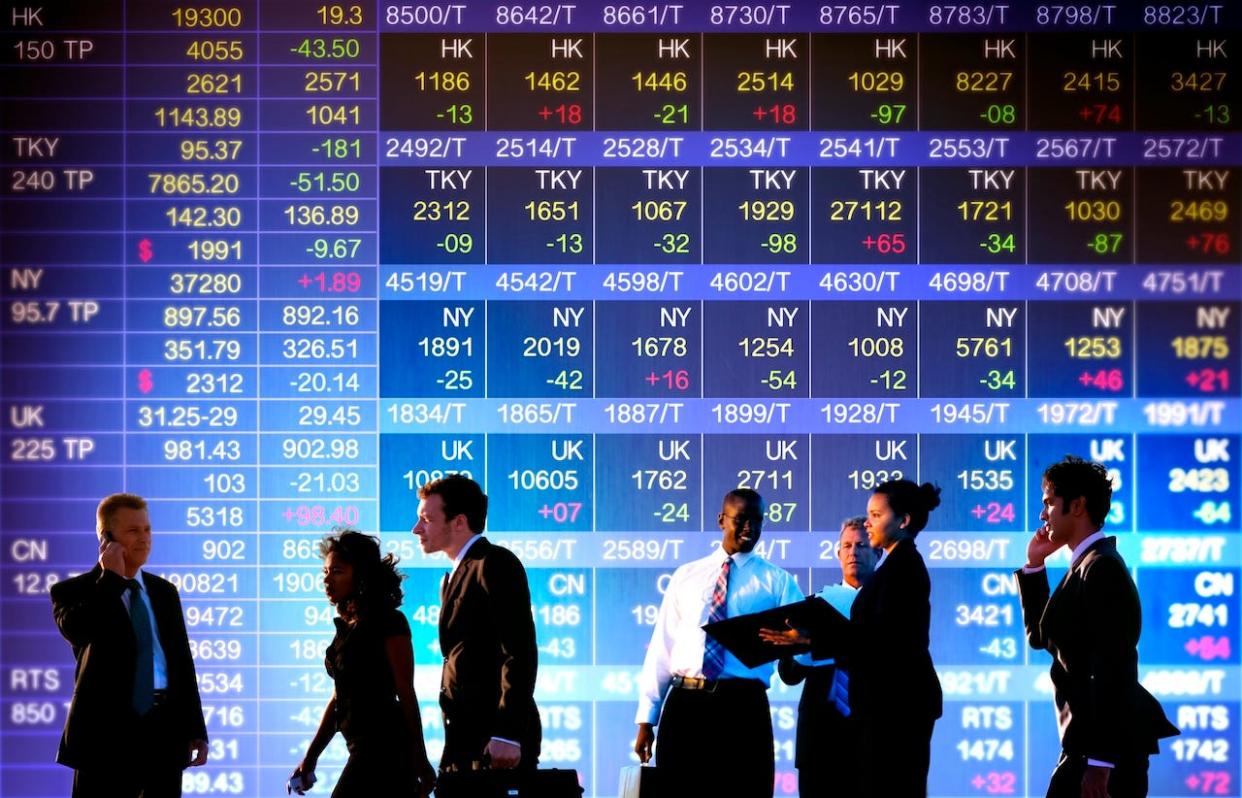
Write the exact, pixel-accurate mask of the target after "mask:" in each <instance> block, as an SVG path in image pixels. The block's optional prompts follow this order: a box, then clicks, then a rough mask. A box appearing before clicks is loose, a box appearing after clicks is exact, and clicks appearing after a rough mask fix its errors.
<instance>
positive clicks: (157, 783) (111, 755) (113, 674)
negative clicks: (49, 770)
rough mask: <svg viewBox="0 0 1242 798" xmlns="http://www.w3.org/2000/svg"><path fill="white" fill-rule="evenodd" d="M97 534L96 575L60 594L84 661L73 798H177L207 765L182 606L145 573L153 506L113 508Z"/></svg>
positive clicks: (106, 508)
mask: <svg viewBox="0 0 1242 798" xmlns="http://www.w3.org/2000/svg"><path fill="white" fill-rule="evenodd" d="M95 533H96V535H97V536H98V538H99V561H98V562H96V563H95V567H94V568H92V569H91V570H90V571H88V572H86V573H84V574H81V575H80V576H75V577H73V578H71V579H66V580H65V581H63V582H60V583H58V584H56V585H53V586H52V591H51V593H52V612H53V615H54V616H55V619H56V628H57V629H59V630H60V633H61V635H63V636H64V638H65V639H66V640H68V641H69V644H70V645H71V646H72V647H73V656H74V659H75V660H76V661H77V666H76V668H75V669H74V685H73V700H72V702H71V703H70V704H69V714H68V716H67V717H66V718H65V730H64V733H63V734H62V735H61V738H60V749H59V750H58V751H57V753H56V761H57V762H59V763H60V764H62V765H67V766H68V767H71V768H73V771H74V773H73V798H87V796H107V797H108V798H131V797H132V798H137V796H142V798H166V797H167V796H171V797H172V798H176V797H177V796H180V795H181V771H182V770H184V769H185V768H186V767H193V766H197V765H202V764H205V763H206V762H207V729H206V726H205V724H204V722H203V709H202V704H201V702H200V700H199V696H198V683H197V682H196V681H195V677H194V661H193V659H192V658H191V655H190V642H189V638H188V636H187V635H186V631H185V621H184V619H183V618H182V615H181V599H180V597H179V596H178V595H177V588H176V587H174V586H173V584H172V583H171V582H168V581H167V580H165V579H161V578H160V577H158V576H155V575H154V574H150V573H146V572H144V571H143V570H142V566H143V565H145V564H146V562H147V557H148V556H149V555H150V553H151V521H150V519H149V518H148V516H147V503H146V501H145V500H144V499H142V498H141V497H139V496H135V495H133V494H129V493H115V494H113V495H111V496H108V497H107V498H105V499H104V500H103V501H101V502H100V503H99V508H98V509H97V510H96V512H95Z"/></svg>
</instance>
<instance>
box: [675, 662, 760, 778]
mask: <svg viewBox="0 0 1242 798" xmlns="http://www.w3.org/2000/svg"><path fill="white" fill-rule="evenodd" d="M655 756H656V765H657V766H658V767H659V768H660V770H661V771H662V773H661V778H662V780H665V779H667V784H668V785H669V786H670V788H671V789H670V790H668V791H667V794H668V795H711V796H724V795H727V796H729V798H772V785H773V782H774V780H775V778H776V766H775V762H774V758H773V743H772V718H771V715H770V714H769V712H768V693H767V685H766V684H763V683H762V682H758V681H756V680H754V679H732V680H729V679H726V680H724V681H722V682H720V683H719V686H718V687H717V688H716V689H715V690H713V691H709V690H686V689H683V688H678V687H671V688H669V691H668V696H667V697H666V698H665V699H664V711H663V713H662V714H661V715H660V725H659V728H658V729H657V735H656V748H655Z"/></svg>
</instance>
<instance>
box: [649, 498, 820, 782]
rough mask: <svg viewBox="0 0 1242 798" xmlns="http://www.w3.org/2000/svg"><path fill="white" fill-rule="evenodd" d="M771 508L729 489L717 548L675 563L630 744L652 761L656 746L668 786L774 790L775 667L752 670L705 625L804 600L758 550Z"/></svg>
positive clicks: (653, 638)
mask: <svg viewBox="0 0 1242 798" xmlns="http://www.w3.org/2000/svg"><path fill="white" fill-rule="evenodd" d="M765 509H766V508H765V505H764V501H763V498H762V497H761V496H760V495H759V494H758V493H756V492H755V491H753V490H747V489H742V488H739V489H737V490H732V491H730V492H729V493H727V494H726V495H725V498H724V504H723V507H722V509H721V512H720V515H719V516H718V517H717V519H716V520H717V523H718V524H719V525H720V529H721V531H722V532H723V537H722V539H721V543H720V548H718V549H715V550H713V551H712V553H711V554H709V555H707V556H706V557H703V558H701V559H698V560H695V561H693V562H689V563H686V564H685V565H683V566H681V567H680V568H678V569H677V570H676V571H675V572H674V573H673V577H672V579H671V581H670V582H669V584H668V588H667V589H666V591H665V593H664V600H663V602H662V603H661V604H660V613H659V615H658V616H657V618H656V624H655V629H654V630H653V631H652V634H651V643H650V644H649V645H648V647H647V655H646V657H645V658H644V660H643V668H642V672H641V674H640V675H639V679H638V690H639V699H638V712H637V715H636V717H635V722H636V723H637V724H638V735H637V737H636V738H635V740H634V752H635V753H636V754H638V758H639V759H640V760H641V761H642V762H644V763H646V762H648V761H649V760H650V759H651V754H652V744H653V743H654V744H655V747H656V750H657V752H658V756H657V759H656V764H657V765H658V766H659V767H660V770H661V771H662V775H663V777H664V778H663V779H662V781H663V782H664V783H665V784H666V785H667V786H669V787H671V790H672V792H670V794H680V795H686V794H689V791H690V790H693V791H694V792H696V793H699V794H701V795H704V796H713V798H714V796H726V795H727V796H730V798H733V797H734V796H736V798H750V797H751V796H768V797H769V798H770V796H771V795H772V785H773V780H774V776H775V764H774V761H773V742H772V721H771V716H770V714H769V711H768V696H767V689H768V684H769V683H770V682H771V679H772V672H773V669H774V668H773V665H772V664H771V663H767V664H764V665H760V666H759V667H757V668H747V667H746V666H745V665H743V664H742V663H741V662H740V661H738V660H737V658H736V657H734V656H733V655H732V654H730V653H728V652H727V651H724V649H723V648H721V647H720V646H719V644H718V643H716V642H715V641H714V640H711V639H710V638H708V637H707V636H706V634H705V633H704V632H703V630H702V628H701V627H702V626H703V624H705V623H707V622H708V621H709V620H720V619H723V618H726V617H730V618H731V617H734V616H738V615H745V614H747V613H752V612H760V611H762V610H767V609H772V608H774V607H778V606H781V605H783V604H792V603H794V602H797V601H801V600H802V598H803V596H802V591H801V590H800V589H799V588H798V585H797V582H796V581H795V580H794V578H793V576H792V575H790V574H789V573H788V572H787V571H785V570H783V569H781V568H779V567H777V566H775V565H773V564H772V563H770V562H768V561H767V560H765V559H764V558H762V557H760V556H759V555H757V554H754V553H753V550H754V548H755V543H757V542H758V540H759V535H760V534H761V532H762V528H763V516H764V511H765ZM657 726H658V727H659V736H658V737H657V735H656V727H657Z"/></svg>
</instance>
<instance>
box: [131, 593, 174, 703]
mask: <svg viewBox="0 0 1242 798" xmlns="http://www.w3.org/2000/svg"><path fill="white" fill-rule="evenodd" d="M134 579H136V580H138V595H139V596H141V597H142V603H143V604H146V605H147V617H148V618H150V619H151V653H152V654H153V655H154V660H155V668H154V672H155V685H154V687H153V688H152V689H154V690H167V689H168V660H167V659H165V658H164V647H163V646H161V645H160V630H159V626H158V625H157V624H156V623H155V610H154V609H152V607H151V597H150V596H149V595H147V583H146V582H144V581H142V569H141V568H140V569H138V573H136V574H134ZM132 595H133V594H132V593H130V590H129V584H128V583H126V585H125V592H123V593H121V603H123V604H124V605H125V611H126V612H129V600H130V596H132Z"/></svg>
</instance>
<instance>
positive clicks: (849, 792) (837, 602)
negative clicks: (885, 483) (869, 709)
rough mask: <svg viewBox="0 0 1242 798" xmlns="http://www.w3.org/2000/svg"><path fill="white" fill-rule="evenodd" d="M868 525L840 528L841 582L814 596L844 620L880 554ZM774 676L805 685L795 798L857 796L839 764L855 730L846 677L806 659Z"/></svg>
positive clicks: (788, 663) (787, 662) (789, 661)
mask: <svg viewBox="0 0 1242 798" xmlns="http://www.w3.org/2000/svg"><path fill="white" fill-rule="evenodd" d="M866 521H867V519H866V518H863V517H862V516H857V517H855V518H849V519H846V521H845V523H844V524H842V525H841V535H840V537H839V538H838V540H837V561H838V562H839V563H841V582H840V583H839V584H835V585H825V586H824V587H823V589H821V590H820V591H819V592H818V593H816V594H815V595H816V596H818V597H819V598H821V599H823V600H824V601H826V602H828V603H829V604H831V605H832V606H833V607H835V608H836V609H837V611H838V612H840V613H841V614H842V615H844V616H845V617H847V618H848V617H849V614H850V605H852V604H853V603H854V598H855V597H856V596H857V595H858V590H859V588H861V587H862V586H863V583H864V582H866V581H867V580H868V579H870V578H871V574H872V573H873V572H874V571H875V563H876V560H878V559H879V553H878V550H877V549H873V548H872V547H871V542H870V541H869V540H867V532H866V529H865V526H864V525H865V524H866ZM777 672H778V673H779V674H780V677H781V681H783V682H785V684H798V683H799V682H801V681H802V680H803V679H805V680H806V684H805V685H804V686H803V687H802V699H801V700H800V701H798V749H797V754H796V755H795V757H794V767H796V768H797V769H798V795H799V796H801V798H824V796H829V795H840V796H847V797H849V798H852V796H854V795H857V793H858V783H857V781H858V780H857V779H856V778H854V776H855V769H854V768H852V767H842V766H841V765H842V761H841V760H840V759H839V758H838V754H839V753H842V752H845V751H849V750H852V749H853V748H854V747H855V746H856V744H857V740H856V735H857V730H856V729H855V728H854V724H853V723H852V722H851V721H850V709H849V681H848V677H847V676H846V674H845V671H843V670H841V671H839V670H838V669H837V666H836V663H835V661H834V660H833V659H831V658H829V659H822V660H817V659H814V658H812V657H811V655H810V654H809V653H808V654H799V655H797V656H796V657H783V658H781V661H780V664H779V665H778V666H777ZM825 754H832V756H825Z"/></svg>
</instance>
